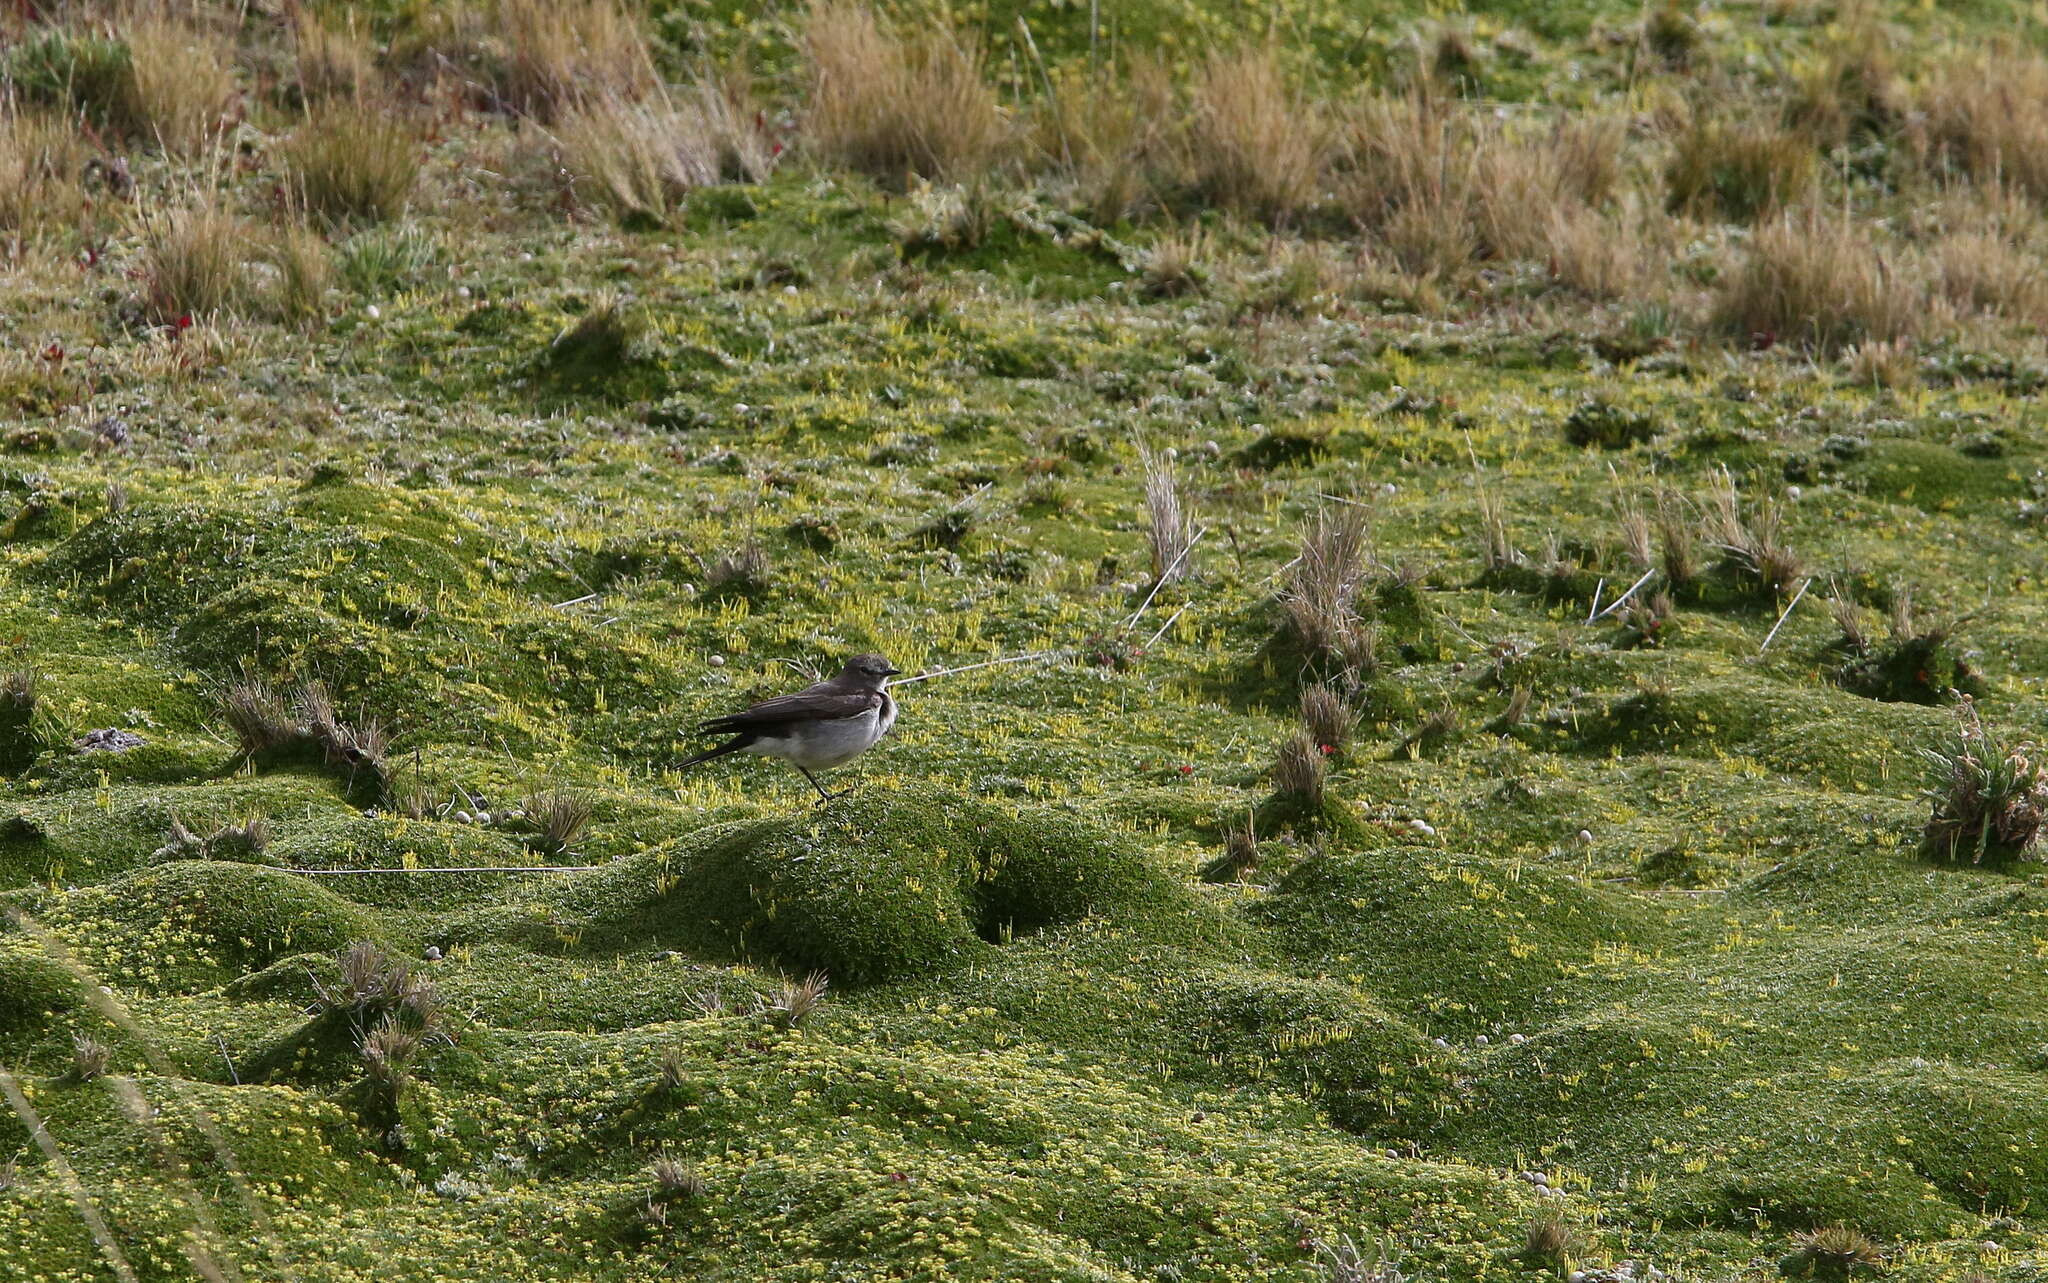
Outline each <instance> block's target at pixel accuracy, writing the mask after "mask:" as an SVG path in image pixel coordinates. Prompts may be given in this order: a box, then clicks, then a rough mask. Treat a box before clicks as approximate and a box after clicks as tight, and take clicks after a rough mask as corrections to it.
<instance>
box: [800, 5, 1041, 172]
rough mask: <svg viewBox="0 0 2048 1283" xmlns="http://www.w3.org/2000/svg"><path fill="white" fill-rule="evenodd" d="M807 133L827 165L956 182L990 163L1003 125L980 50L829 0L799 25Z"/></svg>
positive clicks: (947, 34) (1005, 134)
mask: <svg viewBox="0 0 2048 1283" xmlns="http://www.w3.org/2000/svg"><path fill="white" fill-rule="evenodd" d="M803 46H804V51H805V53H806V55H807V56H808V58H809V63H810V103H809V106H808V110H807V112H806V118H805V120H806V135H805V136H806V140H807V142H808V144H809V146H810V147H811V148H812V149H813V150H814V151H815V152H816V154H817V156H818V158H819V159H820V160H822V161H824V162H825V163H827V164H831V165H839V166H843V167H845V168H848V169H854V170H859V171H861V172H862V173H866V174H869V175H871V176H873V177H874V178H875V179H876V180H878V181H880V182H884V183H890V184H903V183H905V180H906V179H907V178H909V177H913V176H914V177H918V178H931V179H946V180H948V181H952V182H960V181H964V180H967V179H971V178H973V177H975V176H976V175H977V174H980V173H982V172H984V171H985V170H987V169H988V168H989V167H990V166H991V165H993V164H994V163H995V161H996V159H997V157H998V156H999V154H1000V153H1001V151H1002V150H1003V147H1004V145H1005V143H1006V142H1007V141H1008V138H1009V125H1008V122H1007V121H1006V120H1005V118H1004V116H1003V112H1002V109H1001V108H1000V107H999V106H998V105H997V103H996V97H995V93H994V91H993V90H991V89H990V88H989V86H988V83H987V81H986V79H985V78H984V77H983V75H982V68H981V56H980V55H979V54H978V53H976V52H975V51H974V50H972V49H970V48H968V47H967V46H965V45H963V44H962V43H960V40H959V38H958V37H957V36H956V35H954V34H953V32H952V30H951V29H950V28H949V27H937V28H932V29H930V30H928V31H926V32H924V33H923V34H921V35H919V36H915V37H906V36H903V35H901V34H899V33H898V32H897V31H896V30H895V28H894V27H892V26H890V25H888V24H886V23H885V22H884V21H883V19H882V18H881V17H880V16H878V15H877V13H876V12H875V10H874V9H872V8H870V7H868V6H867V5H864V4H853V3H844V2H842V0H828V2H827V3H822V4H819V5H817V6H816V7H815V8H813V9H812V10H811V12H810V15H809V18H808V20H807V21H806V22H805V25H804V33H803Z"/></svg>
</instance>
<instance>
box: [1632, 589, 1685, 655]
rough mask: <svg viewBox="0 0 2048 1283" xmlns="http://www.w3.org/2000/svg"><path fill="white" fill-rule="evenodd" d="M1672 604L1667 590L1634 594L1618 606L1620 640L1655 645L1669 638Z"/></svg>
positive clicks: (1648, 646) (1659, 644)
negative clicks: (1625, 603) (1619, 610)
mask: <svg viewBox="0 0 2048 1283" xmlns="http://www.w3.org/2000/svg"><path fill="white" fill-rule="evenodd" d="M1673 614H1674V607H1673V606H1672V602H1671V594H1669V593H1666V592H1654V593H1650V594H1648V595H1647V596H1645V595H1641V594H1638V595H1637V596H1635V597H1631V598H1630V599H1629V602H1628V605H1626V606H1623V607H1622V608H1621V630H1622V640H1623V643H1624V644H1625V645H1629V646H1641V647H1645V648H1655V647H1658V646H1662V645H1663V644H1664V643H1665V642H1667V641H1669V640H1670V639H1671V633H1672V627H1671V625H1672V619H1673Z"/></svg>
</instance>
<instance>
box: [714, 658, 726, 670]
mask: <svg viewBox="0 0 2048 1283" xmlns="http://www.w3.org/2000/svg"><path fill="white" fill-rule="evenodd" d="M711 666H712V667H713V668H724V667H725V656H723V655H713V656H712V657H711Z"/></svg>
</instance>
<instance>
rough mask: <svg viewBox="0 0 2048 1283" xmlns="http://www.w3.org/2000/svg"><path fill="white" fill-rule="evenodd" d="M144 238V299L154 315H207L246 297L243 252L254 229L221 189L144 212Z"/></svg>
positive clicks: (163, 319)
mask: <svg viewBox="0 0 2048 1283" xmlns="http://www.w3.org/2000/svg"><path fill="white" fill-rule="evenodd" d="M141 240H142V247H141V264H140V268H141V273H140V274H141V280H142V301H143V307H144V310H145V312H146V313H147V314H148V316H149V319H150V320H151V321H153V322H155V323H157V324H160V325H165V324H175V323H178V322H180V321H181V319H184V318H189V319H190V320H192V321H203V320H207V319H209V318H212V317H215V316H217V315H221V314H224V313H233V312H235V311H238V310H239V308H240V306H241V305H242V304H243V303H244V302H245V301H246V299H247V294H248V277H247V273H246V270H245V261H244V255H245V252H246V251H247V250H248V249H249V247H250V246H251V245H252V244H254V243H255V239H254V234H253V231H252V229H251V228H250V227H249V225H248V224H247V223H246V222H244V221H243V220H242V219H240V218H238V217H236V216H235V215H234V214H233V213H231V212H229V210H228V209H227V208H226V206H224V205H223V204H221V202H220V199H219V197H218V196H217V195H214V194H211V193H207V194H201V195H199V196H197V197H195V198H194V199H193V201H192V202H191V203H190V204H187V205H182V206H178V207H175V208H172V209H168V210H161V211H158V212H156V213H154V214H152V215H150V216H147V217H145V218H144V219H143V220H142V227H141Z"/></svg>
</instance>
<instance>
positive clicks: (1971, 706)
mask: <svg viewBox="0 0 2048 1283" xmlns="http://www.w3.org/2000/svg"><path fill="white" fill-rule="evenodd" d="M1922 752H1923V755H1924V756H1925V757H1926V758H1927V760H1928V762H1929V764H1930V765H1931V766H1932V767H1933V773H1934V778H1933V780H1932V782H1931V783H1930V785H1929V787H1928V789H1927V796H1928V797H1929V798H1930V799H1931V801H1932V804H1933V811H1932V813H1931V814H1930V815H1929V816H1928V818H1927V824H1926V827H1925V828H1924V829H1922V831H1921V834H1920V849H1921V852H1922V853H1923V854H1924V855H1927V856H1929V857H1931V858H1934V859H1938V860H1947V861H1951V862H1959V861H1962V860H1965V859H1967V860H1968V861H1969V863H1971V864H1991V865H2002V864H2009V863H2011V862H2012V861H2014V860H2018V859H2020V858H2022V857H2024V856H2026V855H2027V854H2028V853H2029V852H2031V851H2032V850H2033V847H2034V844H2035V842H2036V840H2037V839H2038V838H2039V837H2040V833H2041V826H2042V823H2043V820H2044V819H2048V763H2043V762H2038V761H2037V760H2036V753H2037V750H2036V748H2035V746H2034V745H2032V744H2029V743H2019V744H2013V745H2007V744H2006V743H2004V742H2003V741H2002V740H2000V739H1999V737H1998V736H1997V735H1996V734H1995V733H1993V732H1992V730H1991V729H1990V728H1989V727H1987V726H1985V725H1984V722H1983V719H1982V718H1980V717H1979V716H1978V714H1977V705H1976V702H1975V701H1974V700H1972V699H1970V698H1968V697H1965V698H1964V699H1963V700H1962V702H1961V703H1960V704H1959V705H1958V706H1957V708H1956V725H1955V729H1954V731H1953V732H1952V733H1951V736H1950V739H1949V741H1948V743H1946V744H1945V745H1943V746H1941V747H1939V748H1930V749H1924V750H1922Z"/></svg>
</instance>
